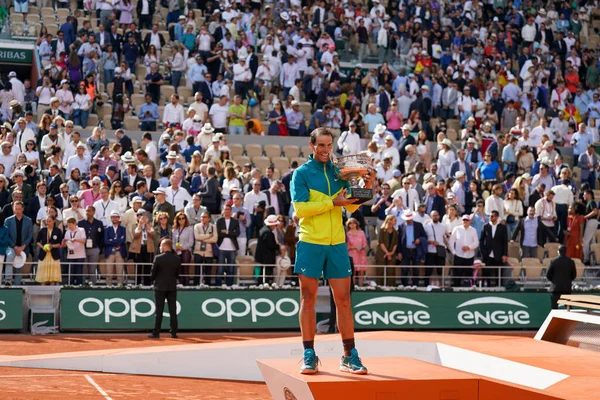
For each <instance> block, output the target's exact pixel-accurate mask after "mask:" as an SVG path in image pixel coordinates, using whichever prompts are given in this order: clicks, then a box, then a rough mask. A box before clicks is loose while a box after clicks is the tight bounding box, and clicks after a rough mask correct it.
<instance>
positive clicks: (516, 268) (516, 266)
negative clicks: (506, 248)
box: [506, 257, 523, 279]
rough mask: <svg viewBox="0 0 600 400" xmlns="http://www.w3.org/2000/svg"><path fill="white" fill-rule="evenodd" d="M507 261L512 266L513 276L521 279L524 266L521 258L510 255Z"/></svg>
mask: <svg viewBox="0 0 600 400" xmlns="http://www.w3.org/2000/svg"><path fill="white" fill-rule="evenodd" d="M506 263H507V264H508V265H509V266H510V267H512V278H513V279H520V278H521V270H522V269H523V268H522V267H521V263H520V262H519V259H518V258H515V257H508V259H507V260H506Z"/></svg>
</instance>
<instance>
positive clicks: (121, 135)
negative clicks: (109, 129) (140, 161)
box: [115, 129, 133, 154]
mask: <svg viewBox="0 0 600 400" xmlns="http://www.w3.org/2000/svg"><path fill="white" fill-rule="evenodd" d="M115 136H116V137H117V142H118V143H119V144H120V145H121V149H122V150H121V154H125V153H127V152H131V153H133V143H132V142H131V139H130V138H129V136H127V135H126V134H125V131H124V130H123V129H117V130H116V131H115Z"/></svg>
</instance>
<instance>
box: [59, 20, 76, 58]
mask: <svg viewBox="0 0 600 400" xmlns="http://www.w3.org/2000/svg"><path fill="white" fill-rule="evenodd" d="M75 21H76V20H75V17H73V16H68V17H67V22H65V23H64V24H62V25H61V26H60V30H59V32H63V33H64V41H65V45H66V48H67V49H68V48H69V46H70V45H71V44H72V43H74V42H75V26H74V25H73V23H74V22H75ZM67 54H68V53H67Z"/></svg>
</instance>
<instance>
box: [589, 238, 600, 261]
mask: <svg viewBox="0 0 600 400" xmlns="http://www.w3.org/2000/svg"><path fill="white" fill-rule="evenodd" d="M599 261H600V243H594V244H592V245H591V246H590V265H591V266H592V267H595V266H597V265H598V262H599Z"/></svg>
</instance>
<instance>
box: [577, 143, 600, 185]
mask: <svg viewBox="0 0 600 400" xmlns="http://www.w3.org/2000/svg"><path fill="white" fill-rule="evenodd" d="M577 166H579V167H581V183H586V182H587V183H588V184H589V185H590V189H592V190H593V189H595V188H596V169H597V168H598V156H597V155H596V150H595V147H594V144H593V143H590V144H588V146H587V151H586V152H585V153H582V154H580V155H579V159H578V160H577Z"/></svg>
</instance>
